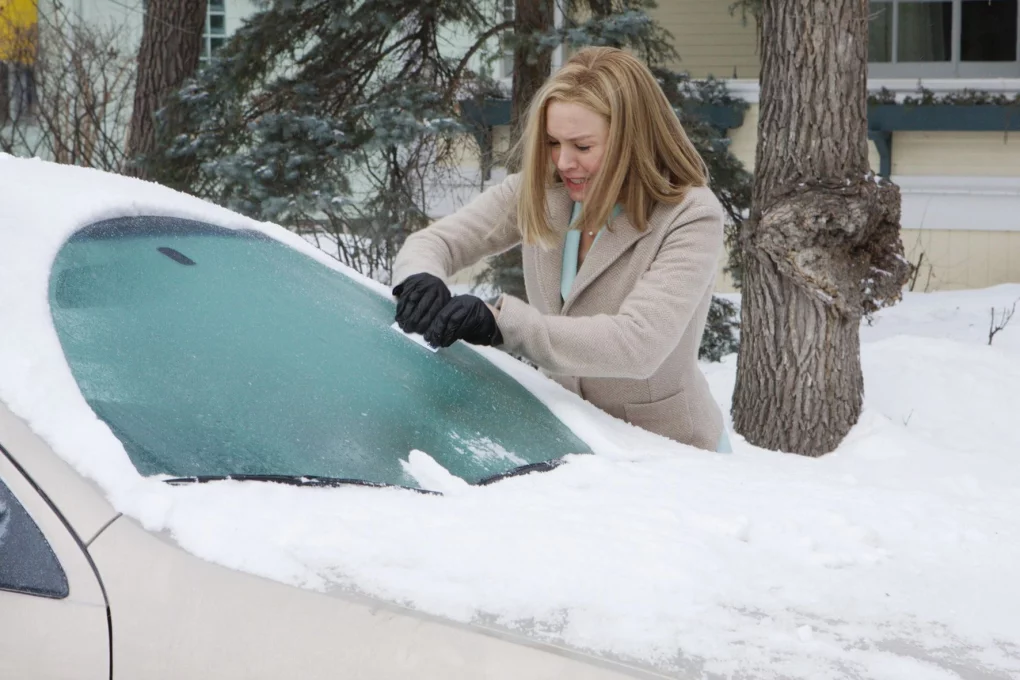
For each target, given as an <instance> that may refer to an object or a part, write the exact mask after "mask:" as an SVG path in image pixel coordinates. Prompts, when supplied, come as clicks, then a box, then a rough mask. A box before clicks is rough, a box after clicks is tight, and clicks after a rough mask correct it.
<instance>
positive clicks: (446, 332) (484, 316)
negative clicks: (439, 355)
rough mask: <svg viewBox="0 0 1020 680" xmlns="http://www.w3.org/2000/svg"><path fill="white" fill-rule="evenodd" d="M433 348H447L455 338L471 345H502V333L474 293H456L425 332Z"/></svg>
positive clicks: (489, 312)
mask: <svg viewBox="0 0 1020 680" xmlns="http://www.w3.org/2000/svg"><path fill="white" fill-rule="evenodd" d="M424 337H425V342H427V343H429V344H430V345H432V346H433V347H449V346H450V345H452V344H453V343H455V342H456V341H457V340H463V341H465V342H470V343H471V344H472V345H501V344H503V334H502V333H500V332H499V326H498V325H496V316H495V315H494V314H493V312H492V308H491V307H490V306H489V305H487V304H486V303H485V302H484V301H483V300H482V299H481V298H477V297H475V296H474V295H457V296H455V297H453V298H452V299H451V300H450V302H449V303H448V304H447V305H446V306H445V307H443V309H442V311H440V312H439V314H438V315H437V316H436V318H435V319H434V320H433V321H432V325H430V326H429V327H428V330H426V331H425V333H424Z"/></svg>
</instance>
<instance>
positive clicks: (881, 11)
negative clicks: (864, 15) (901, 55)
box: [868, 2, 893, 62]
mask: <svg viewBox="0 0 1020 680" xmlns="http://www.w3.org/2000/svg"><path fill="white" fill-rule="evenodd" d="M892 8H893V6H892V3H888V2H872V3H871V5H870V7H869V9H868V12H869V20H868V61H871V62H885V61H892V11H893V10H892Z"/></svg>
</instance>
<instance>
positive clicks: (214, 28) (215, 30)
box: [209, 14, 227, 35]
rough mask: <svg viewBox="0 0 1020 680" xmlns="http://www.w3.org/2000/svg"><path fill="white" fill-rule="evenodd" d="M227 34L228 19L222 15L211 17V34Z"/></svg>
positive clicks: (212, 15)
mask: <svg viewBox="0 0 1020 680" xmlns="http://www.w3.org/2000/svg"><path fill="white" fill-rule="evenodd" d="M226 32H227V23H226V17H224V16H223V15H222V14H210V15H209V33H210V34H212V35H224V34H225V33H226Z"/></svg>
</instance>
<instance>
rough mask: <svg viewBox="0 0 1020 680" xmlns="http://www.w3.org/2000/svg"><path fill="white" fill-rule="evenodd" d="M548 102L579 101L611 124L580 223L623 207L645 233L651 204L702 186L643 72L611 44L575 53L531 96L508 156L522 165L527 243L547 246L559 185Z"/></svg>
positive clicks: (699, 163) (693, 157)
mask: <svg viewBox="0 0 1020 680" xmlns="http://www.w3.org/2000/svg"><path fill="white" fill-rule="evenodd" d="M551 102H564V103H571V104H580V105H582V106H585V107H587V108H588V109H590V110H592V111H594V112H595V113H597V114H599V115H600V116H602V117H603V118H605V119H606V120H607V122H608V123H609V139H608V143H607V147H606V150H605V154H604V155H603V157H602V165H601V167H600V170H599V172H598V173H597V175H596V177H595V178H593V179H590V180H589V185H588V193H587V199H586V201H585V205H584V210H583V212H582V215H581V218H580V220H579V226H580V227H581V228H584V229H592V228H594V225H603V224H607V223H608V222H609V220H610V216H611V214H612V211H613V209H614V207H615V205H616V204H617V203H618V202H622V203H623V207H624V209H625V210H626V211H627V214H628V216H629V217H630V219H631V222H632V223H633V224H634V226H635V227H637V228H638V229H639V230H641V231H644V230H645V229H646V228H647V224H648V215H649V212H650V211H651V209H652V206H653V205H654V204H655V203H657V202H662V203H674V204H675V203H679V202H680V201H682V200H683V198H684V195H685V194H686V191H687V189H688V188H689V187H692V186H705V185H706V184H707V182H708V169H707V167H706V165H705V162H704V160H703V159H702V158H701V156H700V155H699V154H698V151H697V150H696V149H695V148H694V145H693V144H692V143H691V140H690V139H689V138H688V137H687V133H686V132H684V129H683V126H682V125H681V124H680V120H679V119H678V118H677V116H676V113H675V112H674V111H673V107H672V106H671V105H670V103H669V101H668V100H667V99H666V95H665V94H663V92H662V89H661V88H660V87H659V84H658V83H657V82H656V81H655V77H654V76H653V75H652V73H651V71H649V70H648V67H647V66H645V65H644V64H643V63H642V62H641V61H639V60H638V59H637V58H635V57H633V56H632V55H630V54H628V53H627V52H624V51H623V50H619V49H616V48H612V47H588V48H584V49H582V50H580V51H578V52H577V53H576V54H575V55H574V56H573V57H572V58H571V59H570V60H569V61H568V62H567V63H566V64H565V65H564V66H563V67H562V68H561V69H560V70H559V71H557V72H556V73H554V74H553V75H552V76H551V77H550V78H549V79H548V80H547V81H546V82H545V84H544V85H543V86H542V88H541V89H540V90H539V91H538V92H537V93H536V94H535V97H534V99H533V100H532V102H531V106H530V107H529V109H528V115H527V119H526V122H525V126H524V130H523V134H522V135H521V138H520V141H519V142H518V146H517V148H516V149H515V150H514V154H515V155H516V157H517V159H518V160H519V161H520V163H519V166H518V167H520V169H521V183H520V187H519V189H518V192H517V221H518V226H519V228H520V231H521V237H522V240H523V241H524V242H525V243H529V244H534V243H538V244H541V245H546V246H549V245H553V244H554V243H555V241H556V237H555V234H556V232H555V231H554V230H553V229H552V227H551V226H550V225H549V220H548V216H547V213H546V202H545V199H546V190H547V189H548V188H550V187H553V186H555V185H556V184H562V179H560V178H558V176H557V173H556V168H555V166H554V165H553V163H552V158H551V155H550V153H549V145H548V138H547V132H546V114H547V111H548V107H549V104H550V103H551Z"/></svg>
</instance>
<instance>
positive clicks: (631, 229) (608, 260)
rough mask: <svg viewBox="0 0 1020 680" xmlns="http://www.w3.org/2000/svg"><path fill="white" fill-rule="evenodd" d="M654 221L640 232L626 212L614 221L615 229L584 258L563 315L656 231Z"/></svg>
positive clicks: (563, 309) (600, 237) (621, 213)
mask: <svg viewBox="0 0 1020 680" xmlns="http://www.w3.org/2000/svg"><path fill="white" fill-rule="evenodd" d="M654 228H655V227H654V225H653V224H652V220H651V219H649V222H648V225H647V226H646V227H645V230H644V231H638V230H637V228H636V227H635V226H634V224H633V223H632V222H631V221H630V218H629V217H627V213H626V211H621V212H620V214H619V215H617V216H616V219H615V220H613V229H612V231H610V230H609V229H606V230H605V231H603V232H602V235H601V236H599V238H598V240H597V241H596V242H595V244H594V245H592V247H591V249H590V250H589V251H588V254H587V256H585V258H584V264H582V265H581V267H580V269H578V271H577V278H576V279H574V286H573V288H571V289H570V296H569V297H568V298H567V299H566V300H565V301H564V302H563V308H562V310H561V313H562V314H566V313H567V311H569V309H570V307H571V305H572V304H573V303H574V301H575V300H577V297H578V295H580V294H581V293H582V292H584V289H585V288H587V287H588V286H589V285H591V283H592V282H593V281H594V280H595V279H597V278H598V277H599V276H601V275H602V273H603V272H605V271H606V270H607V269H609V267H610V266H611V265H612V264H613V263H614V262H616V260H618V259H619V258H620V256H621V255H623V254H624V253H625V252H627V249H628V248H630V247H631V246H632V245H633V244H634V242H635V241H638V240H639V239H641V238H642V237H644V236H646V235H647V234H649V233H650V232H652V231H654Z"/></svg>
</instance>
